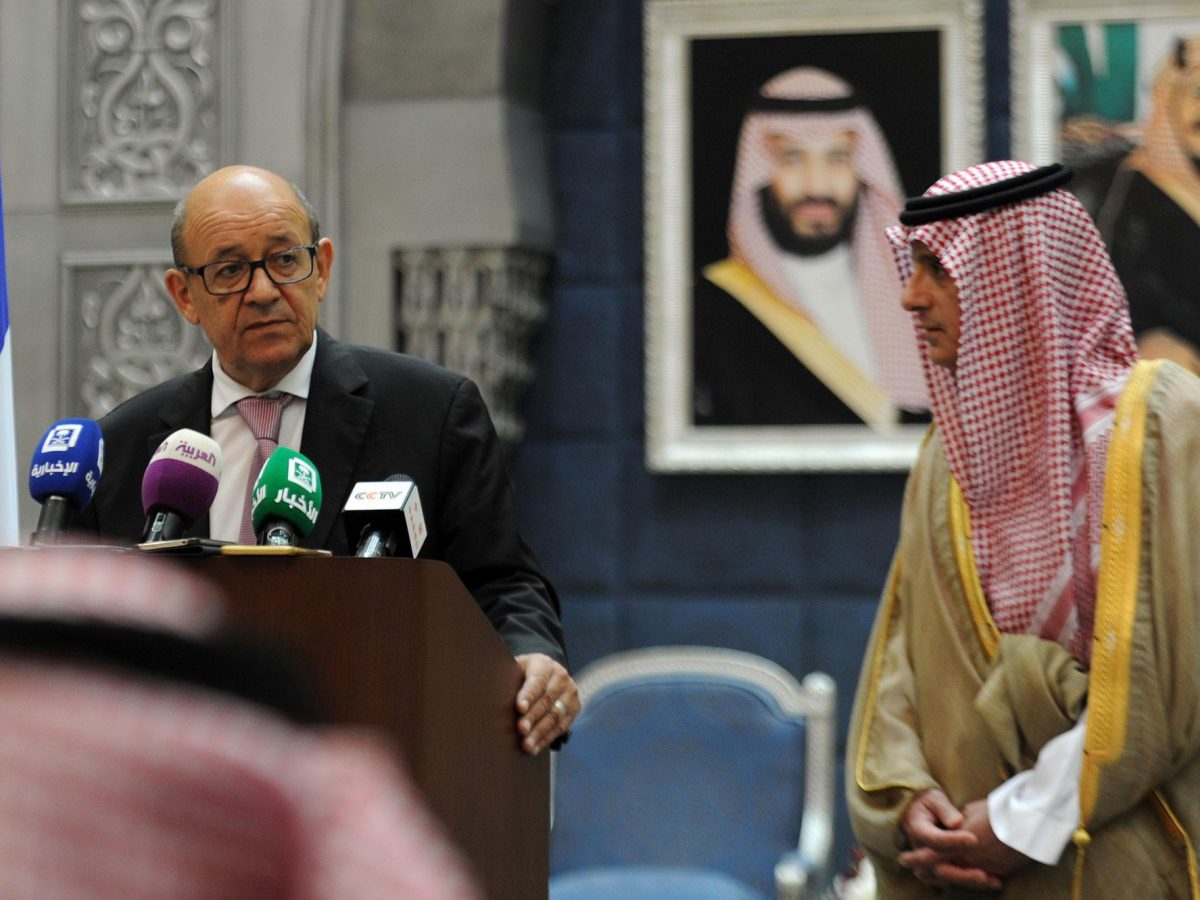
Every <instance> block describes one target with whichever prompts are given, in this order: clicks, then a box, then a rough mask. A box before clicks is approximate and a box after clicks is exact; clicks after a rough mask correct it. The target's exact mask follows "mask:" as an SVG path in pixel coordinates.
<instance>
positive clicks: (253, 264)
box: [179, 241, 321, 297]
mask: <svg viewBox="0 0 1200 900" xmlns="http://www.w3.org/2000/svg"><path fill="white" fill-rule="evenodd" d="M320 243H321V242H320V241H314V242H313V243H311V244H298V245H297V246H295V247H286V248H284V249H283V250H276V251H275V252H274V253H268V254H267V255H266V256H264V257H262V259H214V260H213V261H212V262H206V263H205V264H204V265H202V266H179V271H180V272H183V273H185V274H187V275H197V276H199V277H200V281H201V282H203V284H204V289H205V290H206V291H208V292H209V293H210V294H212V295H213V296H214V297H231V296H233V295H234V294H241V293H243V292H245V291H247V290H249V289H250V285H251V284H253V282H254V270H255V269H262V270H263V273H264V274H265V275H266V276H267V278H268V279H269V280H270V282H271V283H272V284H274V285H285V284H297V283H299V282H301V281H304V280H305V279H306V278H311V277H312V273H313V272H315V271H316V269H317V262H316V260H317V247H318V246H319V245H320ZM297 250H307V251H308V272H306V273H305V274H304V275H302V276H300V277H299V278H289V279H288V280H286V281H278V280H276V278H275V276H273V275H272V274H271V270H270V269H268V268H267V260H268V259H274V258H275V257H277V256H282V255H283V254H285V253H295V252H296V251H297ZM233 262H236V263H244V264H245V265H246V266H248V268H247V269H246V272H247V275H246V283H245V284H244V285H242V286H241V287H240V288H237V289H236V290H232V291H214V290H213V289H212V288H211V287H210V286H209V284H208V279H207V278H205V277H204V271H205V269H211V268H212V267H213V266H220V265H224V264H226V263H233Z"/></svg>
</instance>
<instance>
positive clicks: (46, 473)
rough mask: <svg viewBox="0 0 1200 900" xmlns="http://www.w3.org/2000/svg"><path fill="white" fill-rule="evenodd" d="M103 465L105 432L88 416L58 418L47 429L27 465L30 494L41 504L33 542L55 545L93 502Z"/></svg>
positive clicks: (31, 540)
mask: <svg viewBox="0 0 1200 900" xmlns="http://www.w3.org/2000/svg"><path fill="white" fill-rule="evenodd" d="M103 468H104V435H103V434H102V433H101V431H100V426H99V425H97V424H96V423H95V422H93V421H92V420H91V419H61V420H59V421H58V422H55V423H54V424H53V425H51V426H50V427H49V429H47V431H46V433H45V434H44V435H43V436H42V441H41V443H40V444H38V448H37V450H35V451H34V453H33V460H32V461H31V462H30V464H29V493H30V495H32V497H33V499H34V500H36V501H37V502H38V503H40V504H42V511H41V512H40V513H39V514H38V522H37V527H36V528H35V529H34V532H33V536H32V538H31V539H30V543H32V544H35V545H37V544H57V543H58V541H59V536H60V535H61V534H62V533H63V532H64V531H66V530H67V528H68V527H70V524H71V520H72V519H73V518H74V517H75V514H76V513H78V512H79V511H80V510H82V509H83V508H84V507H85V506H87V505H88V504H89V503H91V502H92V495H93V494H94V493H96V485H97V484H99V482H100V471H101V470H102V469H103Z"/></svg>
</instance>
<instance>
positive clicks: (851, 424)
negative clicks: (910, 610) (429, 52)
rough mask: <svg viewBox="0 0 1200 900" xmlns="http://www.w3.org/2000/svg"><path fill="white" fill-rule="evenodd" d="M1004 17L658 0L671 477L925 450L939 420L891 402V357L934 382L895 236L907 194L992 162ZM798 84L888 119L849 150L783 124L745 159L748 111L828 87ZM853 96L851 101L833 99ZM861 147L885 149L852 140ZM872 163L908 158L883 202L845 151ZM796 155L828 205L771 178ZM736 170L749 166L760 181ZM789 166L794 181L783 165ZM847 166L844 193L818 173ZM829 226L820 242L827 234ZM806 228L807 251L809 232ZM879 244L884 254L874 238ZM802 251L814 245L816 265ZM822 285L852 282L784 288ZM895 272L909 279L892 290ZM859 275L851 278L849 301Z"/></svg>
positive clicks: (650, 47) (934, 4)
mask: <svg viewBox="0 0 1200 900" xmlns="http://www.w3.org/2000/svg"><path fill="white" fill-rule="evenodd" d="M982 15H983V11H982V7H981V4H980V3H979V2H977V0H907V2H904V3H895V2H894V0H648V2H647V3H646V27H645V37H646V44H645V77H646V110H645V117H646V125H645V129H646V130H645V163H646V175H645V259H646V303H645V311H646V312H645V314H646V347H645V349H646V462H647V466H648V468H649V469H650V470H652V471H656V472H788V471H889V470H904V469H907V468H908V467H909V466H910V465H911V464H912V462H913V460H914V459H915V458H916V452H917V448H918V445H919V442H920V440H921V436H922V435H923V434H924V432H925V430H926V425H925V424H922V423H923V422H927V421H928V414H927V413H926V412H924V410H923V409H922V408H920V407H919V405H916V404H914V403H913V402H908V403H907V404H902V403H901V402H900V401H898V400H897V401H896V402H895V403H892V402H891V400H890V392H891V391H892V384H893V383H894V382H895V379H891V378H890V376H889V372H890V371H891V370H889V368H888V366H889V365H891V363H889V362H887V361H886V360H889V359H892V358H893V357H894V356H897V355H898V354H901V353H905V354H906V353H909V352H911V354H912V357H913V361H912V362H907V361H906V362H904V365H905V366H908V367H909V369H908V371H915V372H917V374H918V376H919V364H918V363H916V362H915V357H916V355H917V347H916V338H915V336H914V335H913V333H912V332H911V331H909V330H908V328H909V326H908V325H907V322H906V319H905V317H904V314H903V313H900V312H898V311H899V302H900V297H899V287H898V286H897V282H896V281H895V278H896V276H895V274H894V267H893V266H892V263H891V260H890V258H888V259H885V258H884V257H885V256H889V255H890V251H885V250H881V249H880V247H881V246H883V245H882V243H881V234H882V230H883V227H885V226H886V225H890V224H894V222H895V212H896V206H897V204H902V203H903V198H904V197H906V196H912V195H915V194H919V193H921V192H923V191H924V190H925V189H926V188H927V187H928V186H929V185H930V184H932V183H933V182H934V181H936V180H937V178H938V177H940V176H941V175H942V174H944V173H945V172H948V171H952V170H954V169H956V168H962V167H964V166H967V165H970V164H972V163H975V162H978V161H980V160H981V159H982V157H983V136H984V123H983V117H984V110H983V48H982ZM798 70H803V71H798ZM769 82H770V83H771V84H782V85H783V86H784V87H783V90H782V91H781V93H782V94H783V95H785V98H786V99H783V100H780V99H776V98H774V97H768V99H766V100H763V99H762V98H763V97H764V95H769V94H771V93H772V90H771V88H770V87H766V88H764V85H768V83H769ZM797 84H799V85H801V86H809V85H812V84H815V85H816V86H817V91H816V94H814V96H815V97H816V98H817V101H816V104H815V110H816V112H817V113H818V115H819V114H821V113H823V112H824V113H828V112H829V111H830V110H831V109H832V111H833V112H835V113H836V112H844V111H845V110H846V108H847V107H846V105H845V103H849V104H850V105H851V106H852V107H853V115H854V116H856V117H860V118H856V119H855V121H860V120H861V121H868V120H869V122H871V123H873V124H871V125H867V126H863V128H862V130H861V131H860V132H858V133H854V134H853V136H852V137H845V138H842V137H841V136H838V137H837V138H836V140H835V141H834V144H833V145H829V143H828V139H826V144H825V145H820V146H817V145H812V144H810V143H805V142H806V141H808V138H807V137H804V138H803V140H802V141H801V143H800V145H798V146H797V145H795V144H794V142H793V144H788V143H787V141H784V139H783V138H782V137H780V136H778V135H775V134H771V135H769V136H768V137H767V138H763V140H761V141H759V142H758V143H761V144H765V143H767V141H768V140H769V141H772V142H775V143H772V144H771V146H770V150H769V152H767V153H756V154H755V155H754V156H753V157H750V156H747V158H746V159H739V154H743V153H749V152H751V151H749V150H748V149H747V148H746V147H740V146H739V141H740V137H739V136H740V135H741V133H742V126H743V121H744V119H746V118H747V117H748V115H750V114H754V113H755V112H767V113H774V112H779V111H808V110H809V106H807V105H805V104H806V103H807V102H808V101H803V102H800V103H799V105H798V106H797V105H795V104H794V103H793V101H792V100H791V99H790V97H791V94H789V91H791V90H792V89H793V88H795V86H796V85H797ZM831 84H832V85H835V89H834V90H833V91H832V94H831V93H830V90H829V88H828V86H829V85H831ZM836 86H840V87H836ZM843 88H844V90H843ZM760 89H761V90H760ZM851 94H852V96H853V101H845V103H843V101H842V100H839V99H836V97H835V99H833V100H830V99H829V97H830V96H833V95H837V96H838V97H845V96H849V95H851ZM822 98H823V99H822ZM829 104H832V107H831V106H830V105H829ZM839 104H843V105H841V106H839ZM771 121H778V119H772V120H771ZM796 121H799V117H797V118H796ZM839 121H842V120H839ZM819 130H820V129H818V131H819ZM847 134H850V132H847ZM880 138H881V139H880ZM842 140H852V141H857V142H863V143H862V144H861V146H860V145H859V144H852V145H850V146H840V145H838V143H837V142H838V141H842ZM868 141H869V142H870V143H869V144H868V143H867V142H868ZM780 142H782V143H780ZM818 144H820V141H818ZM756 146H757V144H756ZM856 148H858V149H859V151H860V152H857V153H855V149H856ZM867 151H870V152H869V153H868V152H867ZM760 157H761V158H760ZM851 157H853V159H854V160H855V162H854V163H853V166H855V167H860V164H859V162H858V160H859V159H861V158H864V157H866V158H869V159H871V160H879V159H885V158H888V157H890V162H888V163H884V164H883V165H881V166H878V167H877V168H880V169H890V170H892V171H894V175H893V176H890V178H883V179H882V181H887V182H888V184H889V190H888V191H887V196H889V197H891V198H892V199H890V200H888V201H887V204H884V206H880V201H878V200H868V199H867V198H868V193H867V187H866V185H867V184H868V183H870V184H872V185H873V183H874V182H873V181H872V179H873V178H874V177H875V176H873V175H871V174H868V173H865V172H863V171H859V172H858V173H857V179H855V178H849V179H847V178H845V177H843V178H842V179H841V180H840V181H839V180H838V176H837V167H838V166H839V165H840V166H841V168H842V170H843V171H853V169H852V168H851V167H850V164H849V163H847V162H846V160H847V159H850V158H851ZM839 159H840V160H841V163H839V162H838V160H839ZM747 160H749V162H748V161H747ZM772 166H775V167H776V168H775V169H774V170H772V169H771V167H772ZM756 167H757V170H756ZM764 167H765V168H764ZM785 168H786V170H787V172H788V173H790V175H791V177H792V181H791V183H793V184H796V183H799V184H801V185H807V186H805V187H802V188H800V189H799V190H800V192H801V193H806V194H814V193H815V194H818V195H819V196H817V197H816V198H815V200H814V202H813V203H808V204H805V203H804V202H799V201H798V202H797V205H796V206H794V207H793V206H787V205H785V204H786V203H787V200H786V198H785V197H784V196H783V195H784V194H786V189H785V188H779V189H776V188H774V187H770V188H768V182H773V181H778V182H779V183H780V184H785V183H787V180H786V178H787V175H786V174H778V173H782V172H784V170H785ZM860 168H861V169H864V170H865V169H866V168H867V167H866V166H861V167H860ZM802 171H808V172H810V173H814V172H815V173H818V174H810V175H807V176H803V175H798V174H797V173H800V172H802ZM735 172H738V173H742V174H739V177H738V179H736V182H737V186H740V187H741V188H742V190H741V191H740V192H739V191H738V190H736V187H737V186H735V178H734V174H735ZM770 172H775V173H777V174H764V173H770ZM747 173H749V174H747ZM831 173H832V174H831ZM797 178H799V181H798V182H797V180H796V179H797ZM806 178H807V179H808V181H806V180H805V179H806ZM881 178H882V177H881ZM828 179H832V181H831V182H830V184H832V185H833V186H832V187H830V186H829V185H826V186H825V187H824V188H821V187H815V186H814V180H815V182H820V183H822V184H824V183H825V180H828ZM896 181H898V182H899V184H898V185H897V184H895V182H896ZM839 185H840V186H839ZM847 185H853V187H848V186H847ZM855 191H858V192H859V193H858V194H857V196H855ZM880 193H882V192H880ZM742 194H744V195H745V196H744V197H742V198H741V199H739V197H740V196H741V195H742ZM826 194H829V195H830V196H826ZM775 195H778V197H777V199H776V200H774V201H772V200H771V196H775ZM872 196H877V195H872ZM745 197H749V198H750V200H749V203H748V204H747V203H745ZM802 199H804V198H802ZM807 199H814V198H812V197H808V198H807ZM818 201H819V202H818ZM882 208H886V211H887V214H886V216H880V215H879V210H880V209H882ZM734 210H743V212H741V213H738V214H736V215H735V213H734ZM773 210H778V211H780V212H781V213H782V215H780V214H777V213H776V212H773ZM793 210H800V211H798V212H793ZM793 216H798V217H799V218H798V219H797V218H794V217H793ZM805 217H808V218H807V219H806V218H805ZM734 221H738V222H742V223H747V224H745V225H744V226H739V228H741V229H742V230H741V231H739V232H738V238H737V240H738V241H739V244H738V250H739V251H744V252H740V253H739V252H735V251H734V248H733V247H732V246H731V244H732V243H733V241H731V239H730V236H731V235H732V234H733V233H734V225H733V223H734ZM781 223H782V224H781ZM813 229H815V230H816V237H817V241H816V242H815V243H814V242H812V241H809V242H808V243H807V244H805V243H804V238H806V237H811V236H812V234H811V233H806V231H807V232H812V230H813ZM864 235H865V237H864ZM793 236H795V237H796V239H798V240H799V241H800V244H799V245H798V246H797V247H795V248H793V247H791V246H789V245H788V241H790V240H792V239H793ZM868 243H869V244H870V246H871V250H870V253H869V254H868V253H865V252H863V251H862V247H864V246H867V244H868ZM814 247H815V252H814V249H813V248H814ZM780 248H783V249H780ZM784 250H786V251H787V252H784ZM793 251H794V252H795V253H796V254H798V255H799V256H800V260H799V262H798V264H795V265H793V262H792V260H793ZM829 251H832V252H829ZM776 259H782V260H785V261H784V262H773V261H772V260H776ZM866 259H870V260H873V262H871V263H870V264H868V263H866V262H863V260H866ZM813 261H815V263H816V264H815V265H808V263H809V262H813ZM760 262H761V263H762V266H761V270H759V272H758V273H756V264H757V263H760ZM884 263H886V265H884ZM871 266H874V268H871ZM839 267H840V268H839ZM762 273H766V274H762ZM880 273H887V274H880ZM812 278H815V279H817V280H816V282H815V283H816V284H824V285H827V286H828V285H832V286H833V289H831V290H827V291H815V292H814V293H813V294H812V295H809V296H814V295H816V296H820V297H823V298H827V299H826V301H825V302H823V303H813V304H811V305H810V304H809V303H808V302H806V301H797V300H796V299H795V297H792V298H790V299H789V298H788V297H786V296H784V295H785V293H786V289H787V286H788V285H793V284H795V283H797V280H799V281H803V282H804V283H806V284H807V283H814V282H811V281H804V279H812ZM880 278H883V279H891V281H885V282H884V283H885V284H886V285H887V286H886V287H885V288H884V289H883V290H882V291H881V290H880V289H879V285H880V283H881V282H880V280H879V279H880ZM772 279H774V280H772ZM821 279H824V280H821ZM714 285H718V286H719V287H716V288H714ZM773 285H784V289H783V290H780V291H774V290H772V286H773ZM845 285H850V286H851V287H850V288H849V290H848V292H847V294H846V296H844V297H843V296H840V292H842V291H843V288H844V286H845ZM893 295H894V296H893ZM871 304H874V306H872V305H871ZM847 311H849V312H847ZM897 315H898V316H900V318H899V319H898V320H897V319H896V318H895V317H896V316H897ZM886 317H892V319H890V320H889V321H899V322H900V323H901V324H900V325H899V326H898V327H893V329H892V330H893V333H894V334H900V333H901V332H903V333H902V334H900V337H899V338H898V339H892V338H889V339H891V340H892V345H893V346H895V347H898V348H899V349H897V350H888V349H887V348H886V347H885V348H884V355H883V356H882V357H881V356H876V362H872V360H871V353H872V352H878V348H879V346H880V344H879V338H878V334H877V332H878V330H879V327H878V325H877V324H876V323H877V322H878V321H880V320H881V319H882V318H886ZM823 328H824V330H825V331H824V334H823V333H822V329H823ZM873 328H874V329H875V331H874V332H872V331H871V329H873ZM842 331H845V332H846V334H848V335H849V337H847V338H844V339H843V338H842V337H841V334H840V332H842ZM835 332H838V335H837V336H836V337H826V336H825V335H826V334H828V335H832V334H834V333H835ZM843 340H844V343H839V342H842V341H843ZM843 347H845V348H847V349H844V350H843V349H841V348H843ZM856 353H857V354H859V356H856V355H855V354H856ZM887 353H892V354H893V357H888V356H887V355H886V354H887ZM860 357H861V358H862V364H861V366H858V367H857V368H856V366H855V362H856V360H858V359H860ZM880 359H883V360H885V361H883V362H879V361H878V360H880ZM847 360H849V361H850V365H846V362H847ZM913 366H915V367H916V368H912V367H913ZM860 372H869V373H870V375H869V376H868V377H864V376H863V375H861V374H858V373H860ZM843 376H846V377H843ZM855 379H857V380H855ZM916 381H917V383H918V384H919V382H920V379H919V377H917V378H916ZM889 411H890V413H889ZM868 422H870V423H871V424H868Z"/></svg>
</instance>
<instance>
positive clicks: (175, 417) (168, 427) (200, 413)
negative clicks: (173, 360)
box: [146, 357, 213, 537]
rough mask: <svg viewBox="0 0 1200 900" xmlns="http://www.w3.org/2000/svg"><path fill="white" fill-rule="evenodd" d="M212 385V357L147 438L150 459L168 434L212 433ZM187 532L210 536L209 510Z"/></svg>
mask: <svg viewBox="0 0 1200 900" xmlns="http://www.w3.org/2000/svg"><path fill="white" fill-rule="evenodd" d="M212 384H213V374H212V357H209V360H208V363H207V364H206V365H204V366H202V367H201V368H199V369H197V370H196V371H195V372H193V373H192V374H191V375H189V376H188V377H187V378H186V379H185V380H184V382H183V384H182V385H181V388H180V390H179V391H178V392H177V393H176V394H175V395H174V396H172V397H171V398H170V399H169V400H168V401H167V402H166V403H164V404H163V407H162V409H160V410H159V413H158V415H159V419H161V420H162V425H163V427H162V430H161V431H155V432H153V433H151V434H150V435H149V437H147V438H146V454H147V459H149V458H150V457H151V456H153V455H154V451H155V450H157V449H158V445H159V444H161V443H162V442H163V440H164V439H166V437H167V436H168V435H170V434H172V433H173V432H175V431H178V430H179V429H180V428H191V429H192V430H193V431H198V432H200V433H201V434H208V433H209V432H211V431H212ZM185 533H186V535H187V536H188V537H207V536H208V512H207V511H205V513H204V515H202V516H201V517H200V518H199V519H197V520H196V521H195V522H193V523H192V526H191V527H190V528H188V529H187V531H186V532H185Z"/></svg>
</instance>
